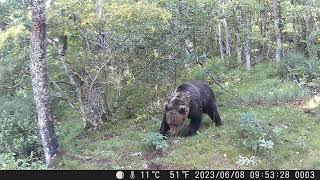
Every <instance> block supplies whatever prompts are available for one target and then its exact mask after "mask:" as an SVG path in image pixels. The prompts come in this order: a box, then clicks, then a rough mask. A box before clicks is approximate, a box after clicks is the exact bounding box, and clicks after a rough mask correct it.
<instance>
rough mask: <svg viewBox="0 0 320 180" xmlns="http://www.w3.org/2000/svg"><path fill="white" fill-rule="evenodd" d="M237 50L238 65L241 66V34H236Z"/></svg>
mask: <svg viewBox="0 0 320 180" xmlns="http://www.w3.org/2000/svg"><path fill="white" fill-rule="evenodd" d="M236 49H237V62H238V64H241V63H242V46H241V40H240V34H239V33H236Z"/></svg>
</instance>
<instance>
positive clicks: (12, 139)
mask: <svg viewBox="0 0 320 180" xmlns="http://www.w3.org/2000/svg"><path fill="white" fill-rule="evenodd" d="M0 104H1V105H0V154H3V153H13V154H15V157H16V158H17V159H21V158H22V159H23V158H25V157H28V156H29V155H30V154H31V153H32V154H34V156H35V157H40V154H41V153H42V147H41V144H40V138H39V136H38V131H37V128H36V127H37V125H36V121H35V119H34V109H33V106H30V105H32V104H33V98H32V96H30V94H28V93H22V92H20V93H19V94H18V95H17V96H16V97H14V98H12V97H2V98H1V99H0Z"/></svg>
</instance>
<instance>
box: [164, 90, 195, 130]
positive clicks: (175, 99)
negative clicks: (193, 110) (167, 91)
mask: <svg viewBox="0 0 320 180" xmlns="http://www.w3.org/2000/svg"><path fill="white" fill-rule="evenodd" d="M189 102H190V95H189V94H188V93H181V92H175V93H174V94H173V95H172V96H171V98H170V99H169V101H168V102H167V104H166V107H165V113H166V122H167V124H168V125H169V128H170V129H169V132H168V133H169V135H171V136H174V135H176V134H177V133H178V131H179V129H180V127H181V126H182V124H183V122H184V120H185V119H186V118H187V117H188V114H189Z"/></svg>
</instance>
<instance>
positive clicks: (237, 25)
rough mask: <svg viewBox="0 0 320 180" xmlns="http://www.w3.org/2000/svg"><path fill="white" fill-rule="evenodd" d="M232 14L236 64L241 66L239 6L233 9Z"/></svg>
mask: <svg viewBox="0 0 320 180" xmlns="http://www.w3.org/2000/svg"><path fill="white" fill-rule="evenodd" d="M234 14H235V16H236V22H237V23H236V33H235V36H236V50H237V62H238V64H242V49H243V47H242V43H241V32H240V28H239V27H240V26H241V23H242V18H241V9H239V6H237V7H236V8H235V9H234Z"/></svg>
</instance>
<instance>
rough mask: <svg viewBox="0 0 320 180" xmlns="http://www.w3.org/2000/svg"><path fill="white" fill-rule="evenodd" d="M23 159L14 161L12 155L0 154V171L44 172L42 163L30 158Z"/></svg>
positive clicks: (13, 155) (45, 167) (44, 167)
mask: <svg viewBox="0 0 320 180" xmlns="http://www.w3.org/2000/svg"><path fill="white" fill-rule="evenodd" d="M32 156H33V155H32V153H31V155H30V156H29V157H26V158H24V159H16V155H15V154H14V153H4V154H0V170H45V169H47V166H46V165H45V164H44V163H43V162H42V161H39V160H37V159H35V158H33V157H32Z"/></svg>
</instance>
